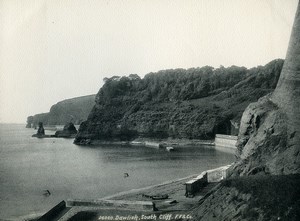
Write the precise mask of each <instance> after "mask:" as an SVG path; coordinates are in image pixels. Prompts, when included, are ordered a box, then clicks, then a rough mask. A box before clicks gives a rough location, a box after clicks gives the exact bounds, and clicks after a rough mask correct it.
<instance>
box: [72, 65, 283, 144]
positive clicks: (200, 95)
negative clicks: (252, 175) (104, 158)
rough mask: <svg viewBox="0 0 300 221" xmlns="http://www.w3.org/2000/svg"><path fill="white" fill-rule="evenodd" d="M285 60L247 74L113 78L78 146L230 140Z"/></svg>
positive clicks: (226, 71)
mask: <svg viewBox="0 0 300 221" xmlns="http://www.w3.org/2000/svg"><path fill="white" fill-rule="evenodd" d="M282 64H283V61H282V60H274V61H272V62H270V63H269V64H267V65H265V66H259V67H257V68H252V69H246V68H244V67H236V66H232V67H229V68H224V67H220V68H219V69H214V68H212V67H203V68H197V69H196V68H193V69H188V70H183V69H177V70H167V71H160V72H158V73H150V74H148V75H146V76H145V78H144V79H140V78H139V77H138V76H135V75H131V76H129V77H113V78H111V79H106V83H105V84H104V86H103V87H102V88H101V89H100V91H99V93H98V94H97V96H96V104H95V106H94V108H93V109H92V111H91V113H90V115H89V117H88V120H87V121H85V122H83V123H82V124H81V126H80V129H79V133H78V135H77V137H76V139H75V143H77V144H79V143H83V142H82V141H84V140H89V141H90V140H92V141H93V140H102V139H105V140H107V139H118V140H130V139H134V138H136V137H146V138H166V137H173V138H189V139H212V138H213V137H214V134H215V133H225V134H230V127H231V124H232V122H239V120H240V118H241V115H242V112H243V111H244V109H245V108H246V106H247V105H248V104H249V103H250V102H252V101H256V100H257V99H258V98H259V97H261V96H263V95H265V94H267V93H269V92H271V91H273V88H275V85H276V83H277V80H278V77H279V73H280V71H281V68H282Z"/></svg>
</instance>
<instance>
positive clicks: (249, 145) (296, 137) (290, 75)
mask: <svg viewBox="0 0 300 221" xmlns="http://www.w3.org/2000/svg"><path fill="white" fill-rule="evenodd" d="M299 7H300V5H298V10H297V13H296V16H295V21H294V26H293V29H292V34H291V38H290V42H289V47H288V51H287V55H286V59H285V62H284V65H283V68H282V72H281V74H280V79H279V82H278V84H277V86H276V89H275V91H274V93H272V94H270V95H268V96H266V97H263V98H261V99H260V100H259V101H258V102H256V103H253V104H250V105H249V106H248V108H247V109H246V110H245V112H244V114H243V117H242V120H241V127H240V132H239V138H238V143H237V147H238V152H237V157H238V162H237V163H236V164H235V172H236V174H239V175H249V174H255V173H258V172H264V173H268V174H291V173H300V9H299Z"/></svg>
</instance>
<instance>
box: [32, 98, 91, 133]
mask: <svg viewBox="0 0 300 221" xmlns="http://www.w3.org/2000/svg"><path fill="white" fill-rule="evenodd" d="M95 96H96V95H88V96H82V97H75V98H71V99H67V100H63V101H60V102H58V103H57V104H55V105H53V106H52V107H51V108H50V112H48V113H41V114H36V115H34V116H29V117H28V118H27V127H30V125H31V126H33V127H35V126H37V125H38V123H39V122H43V123H44V125H65V124H67V123H69V122H72V123H74V124H80V123H81V122H83V121H84V120H86V119H87V116H88V114H89V113H90V111H91V109H92V108H93V106H94V104H95Z"/></svg>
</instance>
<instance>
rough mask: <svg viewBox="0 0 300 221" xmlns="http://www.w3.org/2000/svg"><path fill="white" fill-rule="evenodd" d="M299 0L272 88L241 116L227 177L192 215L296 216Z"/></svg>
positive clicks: (230, 217)
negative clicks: (283, 56) (233, 155)
mask: <svg viewBox="0 0 300 221" xmlns="http://www.w3.org/2000/svg"><path fill="white" fill-rule="evenodd" d="M299 86H300V3H298V8H297V13H296V16H295V21H294V25H293V29H292V34H291V38H290V42H289V46H288V51H287V55H286V59H285V62H284V65H283V68H282V71H281V73H280V78H279V81H278V84H277V86H276V88H275V90H274V92H273V93H270V94H268V95H267V96H264V97H262V98H260V99H259V100H258V102H255V103H251V104H250V105H249V106H248V107H247V109H246V110H245V112H244V113H243V116H242V119H241V126H240V131H239V135H238V142H237V147H238V149H237V153H236V156H237V160H236V162H235V164H234V165H233V166H232V168H231V169H232V175H231V178H230V179H229V180H225V181H224V182H222V183H221V184H220V185H219V186H218V187H217V188H216V189H214V190H213V191H211V193H209V194H208V195H206V197H205V199H203V200H202V201H201V202H199V205H197V206H196V207H195V209H194V210H193V211H192V212H191V213H192V215H193V218H194V219H193V220H299V219H300V207H299V205H300V202H299V195H300V189H299V186H300V185H299V184H300V175H299V174H300V87H299Z"/></svg>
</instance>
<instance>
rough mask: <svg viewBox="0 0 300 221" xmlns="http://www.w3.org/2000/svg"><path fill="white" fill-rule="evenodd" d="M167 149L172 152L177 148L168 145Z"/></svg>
mask: <svg viewBox="0 0 300 221" xmlns="http://www.w3.org/2000/svg"><path fill="white" fill-rule="evenodd" d="M166 150H167V151H169V152H171V151H174V150H175V149H174V147H166Z"/></svg>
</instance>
